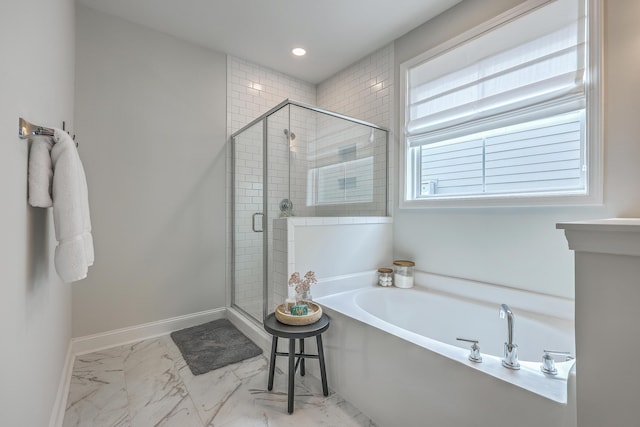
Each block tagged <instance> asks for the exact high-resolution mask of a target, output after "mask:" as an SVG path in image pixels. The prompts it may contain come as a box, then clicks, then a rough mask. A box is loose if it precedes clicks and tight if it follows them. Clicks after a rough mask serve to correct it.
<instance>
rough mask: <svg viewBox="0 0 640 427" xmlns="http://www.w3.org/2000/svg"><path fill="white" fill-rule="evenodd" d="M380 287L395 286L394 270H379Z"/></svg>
mask: <svg viewBox="0 0 640 427" xmlns="http://www.w3.org/2000/svg"><path fill="white" fill-rule="evenodd" d="M378 285H380V286H385V287H387V286H391V285H393V269H391V268H379V269H378Z"/></svg>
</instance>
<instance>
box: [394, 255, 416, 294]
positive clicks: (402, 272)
mask: <svg viewBox="0 0 640 427" xmlns="http://www.w3.org/2000/svg"><path fill="white" fill-rule="evenodd" d="M415 265H416V264H415V263H414V262H413V261H405V260H397V261H393V268H394V274H393V284H394V285H395V286H396V287H397V288H412V287H413V268H414V267H415Z"/></svg>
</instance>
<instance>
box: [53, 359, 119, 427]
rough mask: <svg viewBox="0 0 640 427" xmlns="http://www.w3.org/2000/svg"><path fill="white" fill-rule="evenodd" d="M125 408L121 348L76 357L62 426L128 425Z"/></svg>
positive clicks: (110, 426) (114, 426) (117, 426)
mask: <svg viewBox="0 0 640 427" xmlns="http://www.w3.org/2000/svg"><path fill="white" fill-rule="evenodd" d="M128 406H129V402H128V400H127V393H126V390H125V380H124V364H123V358H122V354H121V349H119V348H118V349H110V350H106V351H101V352H96V353H91V354H88V355H84V356H78V357H77V358H76V360H75V363H74V367H73V372H72V376H71V383H70V386H69V396H68V398H67V408H66V413H65V418H64V423H63V426H64V427H70V426H84V425H99V426H109V427H125V426H130V425H131V424H130V422H129V410H128Z"/></svg>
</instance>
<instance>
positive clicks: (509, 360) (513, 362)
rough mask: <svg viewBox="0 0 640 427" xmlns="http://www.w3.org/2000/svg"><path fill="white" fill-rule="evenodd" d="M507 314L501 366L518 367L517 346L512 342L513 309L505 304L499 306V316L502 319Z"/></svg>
mask: <svg viewBox="0 0 640 427" xmlns="http://www.w3.org/2000/svg"><path fill="white" fill-rule="evenodd" d="M505 316H507V342H505V343H504V358H503V359H502V366H504V367H505V368H509V369H520V363H518V346H517V345H516V344H514V343H513V322H514V317H513V311H511V309H510V308H509V306H508V305H507V304H502V305H501V306H500V318H501V319H504V317H505Z"/></svg>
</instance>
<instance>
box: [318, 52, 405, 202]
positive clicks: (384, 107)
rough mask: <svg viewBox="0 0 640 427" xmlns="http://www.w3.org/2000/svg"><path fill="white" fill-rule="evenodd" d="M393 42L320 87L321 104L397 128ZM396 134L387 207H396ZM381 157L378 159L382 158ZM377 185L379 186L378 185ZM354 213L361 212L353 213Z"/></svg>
mask: <svg viewBox="0 0 640 427" xmlns="http://www.w3.org/2000/svg"><path fill="white" fill-rule="evenodd" d="M393 63H394V58H393V43H391V44H389V45H387V46H385V47H383V48H382V49H380V50H378V51H376V52H374V53H373V54H371V55H369V56H367V57H365V58H363V59H361V60H360V61H358V62H356V63H355V64H353V65H352V66H350V67H348V68H346V69H345V70H342V71H340V72H339V73H337V74H336V75H334V76H333V77H331V78H329V79H328V80H326V81H324V82H322V83H320V84H319V85H318V87H317V103H318V106H320V107H322V108H325V109H327V110H331V111H335V112H337V113H341V114H344V115H347V116H351V117H354V118H357V119H360V120H364V121H367V122H370V123H373V124H376V125H378V126H382V127H385V128H387V129H389V130H390V131H391V130H392V129H393V122H394V119H395V115H394V113H393V108H392V107H393V104H392V103H393V97H394V86H393V80H394V69H393ZM392 141H394V138H393V134H392V133H390V134H389V147H388V150H387V155H388V162H387V163H388V164H387V168H388V169H387V171H388V177H389V179H388V182H387V206H388V212H391V207H392V206H393V199H392V194H393V191H392V190H393V182H392V179H391V177H393V165H394V156H393V149H392V146H393V144H392ZM379 158H380V156H377V157H376V159H379ZM375 188H379V187H378V186H376V187H375ZM352 214H359V213H358V212H352Z"/></svg>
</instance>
